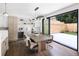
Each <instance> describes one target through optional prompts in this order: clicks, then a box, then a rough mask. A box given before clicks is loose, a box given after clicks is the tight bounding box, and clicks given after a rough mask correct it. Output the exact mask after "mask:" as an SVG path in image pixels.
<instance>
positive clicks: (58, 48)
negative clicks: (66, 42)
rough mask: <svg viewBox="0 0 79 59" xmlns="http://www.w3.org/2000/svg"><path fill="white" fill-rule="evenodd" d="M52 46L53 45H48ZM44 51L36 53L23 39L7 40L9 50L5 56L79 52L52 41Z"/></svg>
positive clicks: (76, 53) (75, 54)
mask: <svg viewBox="0 0 79 59" xmlns="http://www.w3.org/2000/svg"><path fill="white" fill-rule="evenodd" d="M50 45H51V46H53V47H50ZM50 45H49V46H48V48H47V50H46V51H43V52H40V54H38V53H37V52H36V51H34V50H31V49H29V48H28V47H26V46H25V42H24V40H19V41H16V42H9V50H8V51H7V53H6V55H5V56H78V55H79V53H78V52H77V51H75V50H72V49H69V48H67V47H64V46H62V45H60V44H57V43H55V42H52V43H51V44H50Z"/></svg>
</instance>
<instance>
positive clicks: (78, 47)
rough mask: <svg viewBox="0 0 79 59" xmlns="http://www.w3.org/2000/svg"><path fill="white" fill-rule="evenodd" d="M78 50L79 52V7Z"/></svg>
mask: <svg viewBox="0 0 79 59" xmlns="http://www.w3.org/2000/svg"><path fill="white" fill-rule="evenodd" d="M78 52H79V9H78Z"/></svg>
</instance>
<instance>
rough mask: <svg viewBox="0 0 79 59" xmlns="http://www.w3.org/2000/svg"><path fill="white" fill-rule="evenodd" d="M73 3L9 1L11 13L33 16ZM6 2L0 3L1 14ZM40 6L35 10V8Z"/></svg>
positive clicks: (27, 16)
mask: <svg viewBox="0 0 79 59" xmlns="http://www.w3.org/2000/svg"><path fill="white" fill-rule="evenodd" d="M69 5H72V3H7V6H6V7H7V12H8V14H9V15H13V16H20V17H25V18H33V17H35V16H38V15H45V14H48V13H51V12H54V11H56V10H59V9H61V8H64V7H67V6H69ZM4 6H5V5H4V3H0V14H2V13H3V12H4V10H5V9H4ZM36 7H39V9H38V10H37V11H36V12H35V11H34V9H35V8H36Z"/></svg>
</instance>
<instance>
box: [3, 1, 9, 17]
mask: <svg viewBox="0 0 79 59" xmlns="http://www.w3.org/2000/svg"><path fill="white" fill-rule="evenodd" d="M6 5H7V4H6V2H5V4H4V8H5V11H4V12H3V15H5V16H8V13H7V10H6Z"/></svg>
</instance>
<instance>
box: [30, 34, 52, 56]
mask: <svg viewBox="0 0 79 59" xmlns="http://www.w3.org/2000/svg"><path fill="white" fill-rule="evenodd" d="M30 38H31V39H32V40H34V41H35V42H36V43H37V44H38V54H40V53H41V52H43V51H45V50H47V46H46V41H48V40H51V39H52V40H53V36H51V35H44V34H31V36H30Z"/></svg>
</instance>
